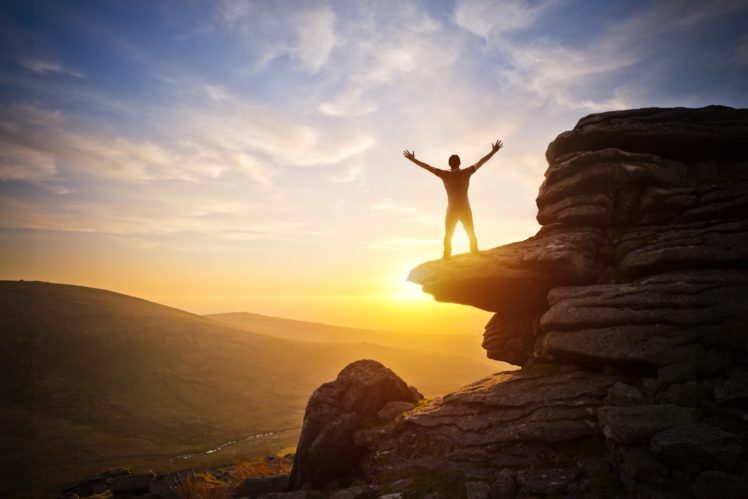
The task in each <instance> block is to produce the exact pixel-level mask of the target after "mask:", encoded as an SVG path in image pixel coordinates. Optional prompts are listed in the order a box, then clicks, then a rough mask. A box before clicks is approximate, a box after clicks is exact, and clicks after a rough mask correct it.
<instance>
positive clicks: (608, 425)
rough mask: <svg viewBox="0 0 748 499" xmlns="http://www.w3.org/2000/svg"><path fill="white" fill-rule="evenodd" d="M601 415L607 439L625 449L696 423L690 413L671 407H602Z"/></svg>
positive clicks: (599, 411) (674, 406)
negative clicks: (655, 435)
mask: <svg viewBox="0 0 748 499" xmlns="http://www.w3.org/2000/svg"><path fill="white" fill-rule="evenodd" d="M597 414H598V418H599V420H600V426H601V427H602V430H603V433H604V434H605V436H606V437H608V438H609V439H611V440H613V441H614V442H616V443H617V444H621V445H640V444H646V443H648V442H649V439H650V438H651V437H652V435H654V434H655V433H657V432H660V431H662V430H665V429H667V428H671V427H673V426H678V425H683V424H688V423H691V422H692V421H693V414H692V413H691V411H690V410H688V409H686V408H684V407H679V406H677V405H671V404H666V405H637V406H630V407H601V408H600V409H599V410H598V413H597Z"/></svg>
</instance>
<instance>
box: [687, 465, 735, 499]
mask: <svg viewBox="0 0 748 499" xmlns="http://www.w3.org/2000/svg"><path fill="white" fill-rule="evenodd" d="M690 492H691V493H692V494H693V495H694V497H719V498H720V499H745V498H746V497H748V484H746V482H745V479H741V478H738V477H736V476H733V475H730V474H727V473H725V472H724V471H715V470H709V471H704V472H703V473H701V474H700V475H699V476H698V477H696V479H695V480H694V481H693V482H692V483H691V487H690Z"/></svg>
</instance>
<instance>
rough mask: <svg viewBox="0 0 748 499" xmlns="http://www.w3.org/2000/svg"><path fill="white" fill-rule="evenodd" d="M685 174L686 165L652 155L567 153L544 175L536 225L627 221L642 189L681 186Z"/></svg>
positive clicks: (607, 223)
mask: <svg viewBox="0 0 748 499" xmlns="http://www.w3.org/2000/svg"><path fill="white" fill-rule="evenodd" d="M687 174H688V167H687V166H686V165H685V164H683V163H678V162H675V161H668V160H665V159H663V158H660V157H658V156H655V155H652V154H632V153H627V152H625V151H621V150H619V149H604V150H600V151H584V152H580V153H576V154H571V155H568V156H565V157H564V158H563V160H562V161H558V162H555V163H552V164H551V165H550V166H549V167H548V170H547V171H546V177H545V181H544V182H543V184H542V185H541V186H540V193H539V195H538V198H537V204H538V222H540V223H541V224H543V225H545V224H549V223H554V222H559V223H563V224H565V225H571V226H580V225H581V226H585V225H586V226H593V227H594V226H608V225H611V224H621V223H626V222H630V221H631V219H632V216H633V215H634V210H635V209H636V208H637V206H638V201H639V198H640V197H641V195H642V189H643V186H645V185H646V186H652V187H659V188H672V187H679V186H680V185H682V184H683V183H684V182H685V178H686V175H687ZM624 196H628V197H629V198H630V199H625V198H624ZM580 208H582V210H581V211H580ZM590 208H594V209H590Z"/></svg>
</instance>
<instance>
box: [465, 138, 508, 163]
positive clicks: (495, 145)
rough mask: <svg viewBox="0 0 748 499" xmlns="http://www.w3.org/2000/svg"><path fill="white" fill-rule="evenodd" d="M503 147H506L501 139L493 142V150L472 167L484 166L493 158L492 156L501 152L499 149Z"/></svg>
mask: <svg viewBox="0 0 748 499" xmlns="http://www.w3.org/2000/svg"><path fill="white" fill-rule="evenodd" d="M502 147H504V144H502V143H501V141H500V140H497V141H496V142H494V143H493V144H491V152H489V153H488V154H486V155H485V156H483V157H482V158H481V159H479V160H478V162H477V163H475V164H474V165H473V166H472V167H471V168H475V169H476V170H477V169H478V168H480V167H481V166H483V164H484V163H485V162H486V161H488V160H489V159H491V157H493V155H494V154H496V153H497V152H499V149H501V148H502Z"/></svg>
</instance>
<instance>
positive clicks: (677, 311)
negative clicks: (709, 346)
mask: <svg viewBox="0 0 748 499" xmlns="http://www.w3.org/2000/svg"><path fill="white" fill-rule="evenodd" d="M747 284H748V283H746V279H745V277H744V276H740V275H739V274H737V275H736V273H734V272H720V271H711V272H707V271H699V272H673V273H667V274H660V275H657V276H654V277H650V278H645V279H640V280H637V281H634V282H627V283H622V284H606V285H596V286H571V287H563V288H556V289H553V290H551V291H550V292H549V293H548V302H549V304H550V308H549V309H548V311H547V312H546V313H545V314H543V316H542V317H541V319H540V327H541V329H542V330H543V331H550V330H554V331H559V330H569V329H588V328H602V327H612V326H620V325H642V324H655V325H668V326H675V327H686V326H688V327H693V326H695V325H699V324H710V325H711V324H714V323H715V322H719V321H722V320H726V319H729V318H732V317H735V316H736V315H737V314H738V313H739V311H740V310H742V307H743V306H744V303H743V301H742V299H741V297H742V296H746V293H748V285H747Z"/></svg>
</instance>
